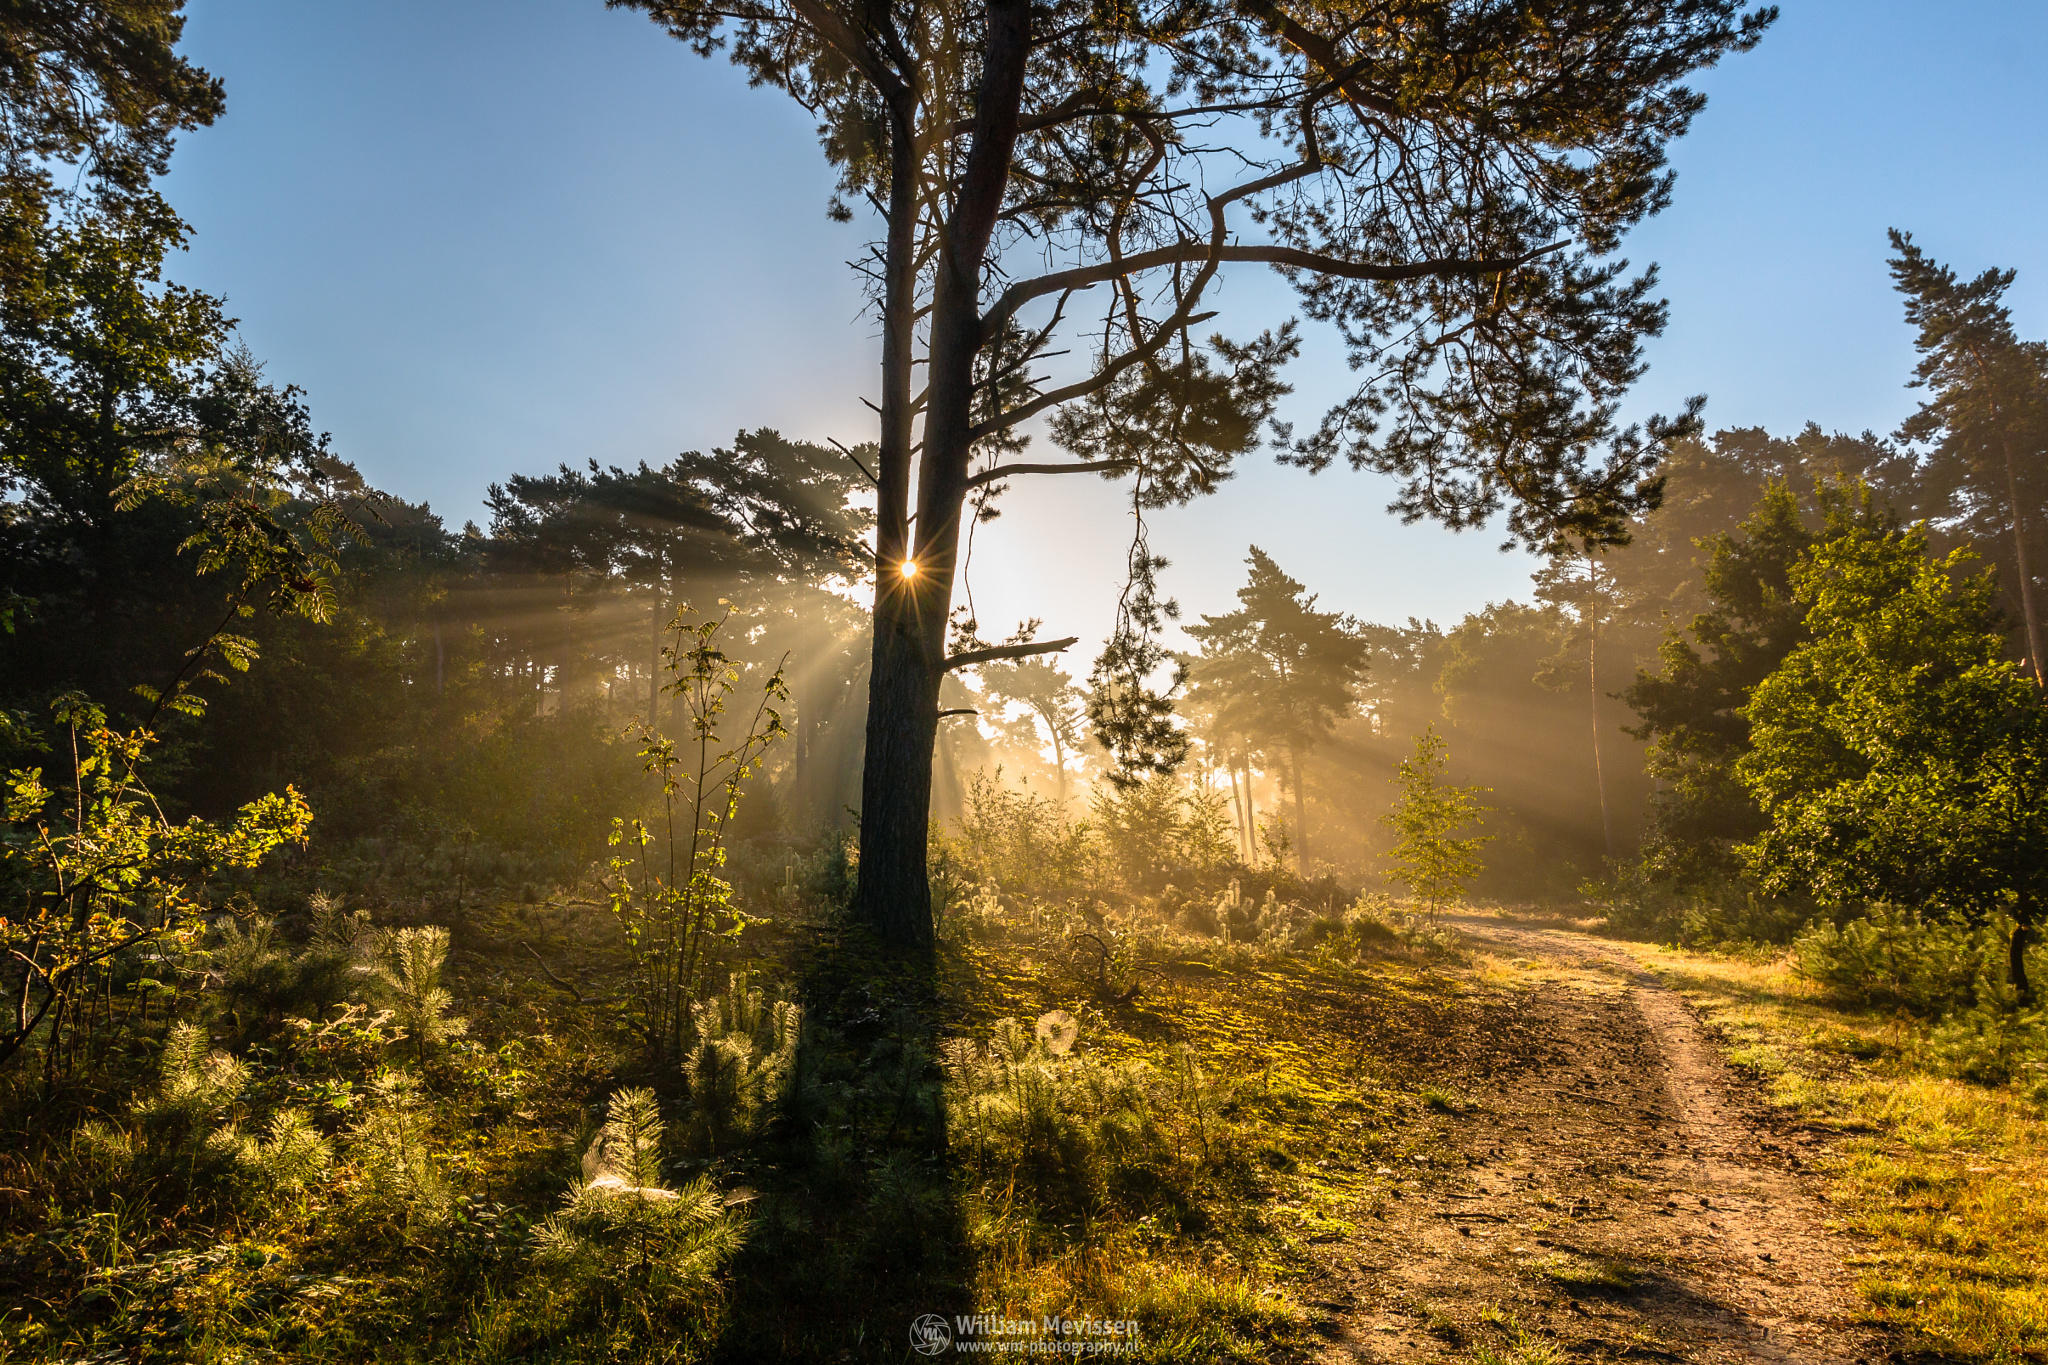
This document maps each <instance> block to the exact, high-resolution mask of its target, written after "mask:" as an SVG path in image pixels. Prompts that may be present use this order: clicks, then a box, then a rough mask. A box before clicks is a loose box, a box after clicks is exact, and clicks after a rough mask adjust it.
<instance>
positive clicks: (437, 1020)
mask: <svg viewBox="0 0 2048 1365" xmlns="http://www.w3.org/2000/svg"><path fill="white" fill-rule="evenodd" d="M447 961H448V931H447V930H446V929H444V928H442V927H441V926H440V925H437V924H427V925H419V926H417V927H414V928H408V929H392V930H385V931H377V932H372V933H369V934H366V935H364V936H363V937H362V938H361V939H360V940H359V951H358V963H357V969H358V970H359V971H361V972H362V973H363V974H364V975H366V976H368V977H369V978H370V979H371V980H372V981H373V982H375V983H376V985H377V987H378V988H379V991H380V993H381V994H382V995H384V996H385V997H386V999H387V1001H388V1003H389V1004H390V1006H391V1012H392V1017H393V1018H394V1019H395V1020H396V1021H397V1022H398V1025H399V1027H400V1028H402V1029H403V1030H404V1031H405V1036H406V1037H408V1038H410V1039H411V1040H412V1044H413V1051H414V1054H415V1056H416V1058H417V1060H418V1061H419V1063H420V1064H421V1065H423V1066H424V1065H425V1064H426V1062H427V1061H428V1059H429V1058H430V1057H431V1056H432V1055H433V1052H434V1050H435V1049H438V1048H441V1047H443V1046H445V1045H447V1044H448V1043H450V1042H452V1041H453V1040H455V1039H457V1038H460V1037H461V1036H462V1035H463V1034H465V1033H467V1032H468V1031H469V1021H468V1020H466V1019H463V1018H461V1017H459V1016H457V1015H454V1014H451V1013H450V1011H451V1010H452V1009H453V1008H454V1006H455V998H454V997H453V996H451V995H450V994H449V993H448V991H447V990H446V989H445V988H444V987H443V986H442V985H441V969H442V967H443V966H445V965H446V964H447Z"/></svg>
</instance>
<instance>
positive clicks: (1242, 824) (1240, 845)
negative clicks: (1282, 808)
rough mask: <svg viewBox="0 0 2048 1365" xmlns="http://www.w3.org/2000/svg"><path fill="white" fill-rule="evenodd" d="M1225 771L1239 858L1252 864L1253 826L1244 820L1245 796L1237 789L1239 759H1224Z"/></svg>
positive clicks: (1234, 756) (1231, 757) (1234, 757)
mask: <svg viewBox="0 0 2048 1365" xmlns="http://www.w3.org/2000/svg"><path fill="white" fill-rule="evenodd" d="M1223 770H1224V771H1225V772H1227V773H1229V774H1230V819H1231V823H1233V824H1234V825H1236V826H1237V856H1238V857H1240V858H1242V859H1244V861H1245V862H1247V863H1249V862H1251V847H1252V837H1251V826H1250V825H1249V824H1248V823H1246V821H1245V818H1244V796H1243V794H1242V793H1240V792H1239V791H1238V789H1237V757H1236V755H1234V754H1233V755H1231V756H1229V757H1227V758H1226V759H1224V761H1223Z"/></svg>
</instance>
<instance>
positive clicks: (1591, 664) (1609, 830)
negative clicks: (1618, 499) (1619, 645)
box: [1586, 559, 1614, 858]
mask: <svg viewBox="0 0 2048 1365" xmlns="http://www.w3.org/2000/svg"><path fill="white" fill-rule="evenodd" d="M1586 587H1587V594H1586V695H1587V697H1589V698H1590V699H1591V704H1592V710H1593V787H1594V790H1595V791H1597V792H1598V793H1599V795H1600V845H1601V847H1602V848H1603V849H1604V850H1606V853H1607V856H1608V857H1609V858H1612V857H1613V856H1614V818H1613V816H1611V815H1610V814H1608V811H1607V769H1606V766H1605V765H1604V764H1603V763H1602V762H1601V761H1600V613H1599V607H1598V598H1597V597H1596V595H1595V592H1594V588H1595V583H1594V578H1593V562H1592V560H1590V559H1589V560H1587V561H1586Z"/></svg>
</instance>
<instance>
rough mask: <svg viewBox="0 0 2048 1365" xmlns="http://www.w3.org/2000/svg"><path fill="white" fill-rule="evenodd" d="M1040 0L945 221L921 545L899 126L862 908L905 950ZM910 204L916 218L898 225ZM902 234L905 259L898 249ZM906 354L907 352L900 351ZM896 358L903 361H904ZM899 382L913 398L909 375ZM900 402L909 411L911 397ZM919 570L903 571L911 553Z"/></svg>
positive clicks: (990, 46)
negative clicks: (979, 366) (910, 516)
mask: <svg viewBox="0 0 2048 1365" xmlns="http://www.w3.org/2000/svg"><path fill="white" fill-rule="evenodd" d="M1030 20H1031V7H1030V4H1029V0H991V3H990V5H989V7H988V27H987V37H986V39H985V42H986V49H985V51H984V54H983V58H982V72H981V82H980V86H979V89H978V90H977V92H976V100H975V112H974V131H973V140H972V142H971V144H970V145H969V148H968V152H967V157H966V161H965V164H964V165H963V167H962V169H961V171H960V175H959V179H958V181H957V182H956V183H957V188H956V189H955V191H954V197H953V202H952V213H951V216H950V220H949V221H948V222H947V223H946V224H945V228H946V231H945V233H944V236H943V242H942V246H941V250H940V252H939V259H938V265H937V270H936V271H935V272H934V280H933V286H932V304H931V310H930V313H929V315H928V316H929V326H930V340H929V343H928V345H927V349H926V362H927V363H926V390H925V409H924V432H923V436H924V442H923V453H922V455H921V456H920V458H919V461H918V471H917V473H918V478H917V540H916V544H915V550H914V553H912V554H909V555H906V554H905V553H904V550H905V548H906V546H908V545H909V543H910V542H909V536H908V525H907V519H906V518H904V517H903V509H904V508H906V507H907V502H908V494H909V459H910V420H911V409H910V395H909V361H910V351H909V348H910V345H911V342H912V339H913V322H914V319H915V297H914V293H913V291H914V289H915V287H916V269H915V258H914V255H913V254H912V245H913V244H912V241H911V235H912V230H913V228H914V226H915V213H916V202H915V193H916V189H915V175H914V172H915V160H914V158H915V154H916V149H915V146H914V145H913V143H912V141H911V139H910V136H909V128H910V123H909V115H908V113H907V112H905V113H903V114H901V115H899V116H897V117H896V121H895V123H894V125H893V126H892V136H891V144H892V145H891V171H890V224H889V229H890V230H889V241H888V246H887V249H886V251H885V258H884V271H885V274H886V275H887V276H888V278H887V281H886V286H885V291H884V299H883V405H882V407H883V412H882V438H883V450H882V461H881V463H882V470H881V473H880V477H879V479H878V482H879V483H880V485H881V487H880V488H879V489H878V497H879V500H880V508H879V512H878V517H877V530H876V549H877V559H878V560H879V563H878V564H877V570H876V576H875V577H876V583H875V652H874V672H873V675H872V676H871V678H870V679H869V683H868V726H867V738H868V751H867V762H866V765H865V768H864V770H863V772H862V774H861V826H860V887H859V892H858V896H857V900H856V905H855V909H856V912H857V913H858V914H859V915H860V916H861V917H862V918H863V919H865V920H866V921H867V922H868V923H869V924H870V925H871V926H873V928H874V929H875V930H876V932H877V933H879V934H880V935H881V936H882V938H883V939H884V940H885V941H886V942H888V943H891V944H893V945H895V946H898V947H904V948H911V949H917V950H928V949H929V948H930V947H931V945H932V939H933V934H932V916H931V883H930V878H929V875H928V873H927V870H926V866H925V839H926V833H927V831H928V830H929V828H930V819H931V791H932V758H933V753H934V748H935V745H936V741H937V738H938V720H939V683H940V680H941V679H942V678H943V677H944V673H945V643H946V617H947V612H948V610H949V609H950V608H951V605H952V596H953V579H954V575H955V573H956V572H957V568H958V564H957V559H958V553H959V546H960V516H961V512H962V510H963V508H964V507H965V505H966V500H967V473H968V462H969V460H970V459H971V457H972V455H973V420H972V412H973V399H974V360H975V357H976V355H977V354H979V352H980V349H981V341H982V336H981V332H982V324H981V302H980V295H981V277H982V266H983V261H984V259H985V258H986V256H987V253H988V249H989V242H990V239H991V236H992V234H993V233H994V231H995V224H996V219H997V217H998V215H999V214H1000V212H1001V209H1002V203H1003V195H1004V192H1005V191H1006V189H1007V188H1008V185H1009V175H1010V163H1011V159H1012V157H1013V156H1014V155H1015V151H1016V142H1017V112H1018V107H1019V105H1020V104H1021V103H1022V101H1023V93H1024V73H1025V66H1026V62H1027V59H1028V58H1029V56H1030V51H1031V34H1030ZM899 214H900V215H902V216H901V218H900V219H899ZM899 241H900V247H901V254H900V255H899ZM899 348H900V350H899ZM899 366H900V369H899V368H896V367H899ZM899 384H900V386H901V387H900V392H899V389H898V385H899ZM899 405H900V406H899ZM906 560H908V561H909V562H910V563H912V564H914V565H915V568H914V569H913V570H911V571H909V572H905V571H904V564H905V561H906Z"/></svg>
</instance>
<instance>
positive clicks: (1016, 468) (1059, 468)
mask: <svg viewBox="0 0 2048 1365" xmlns="http://www.w3.org/2000/svg"><path fill="white" fill-rule="evenodd" d="M1137 467H1138V464H1137V461H1135V460H1086V461H1082V462H1080V463H1062V464H999V465H997V466H995V467H994V468H993V469H984V470H982V471H981V472H980V473H979V474H976V475H975V476H974V477H972V478H970V479H969V480H968V481H967V486H968V487H969V488H980V487H981V486H982V485H983V484H990V483H1000V482H1001V481H1002V480H1004V479H1007V478H1009V477H1010V476H1011V475H1012V474H1121V473H1123V472H1124V471H1125V470H1129V469H1136V468H1137Z"/></svg>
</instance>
